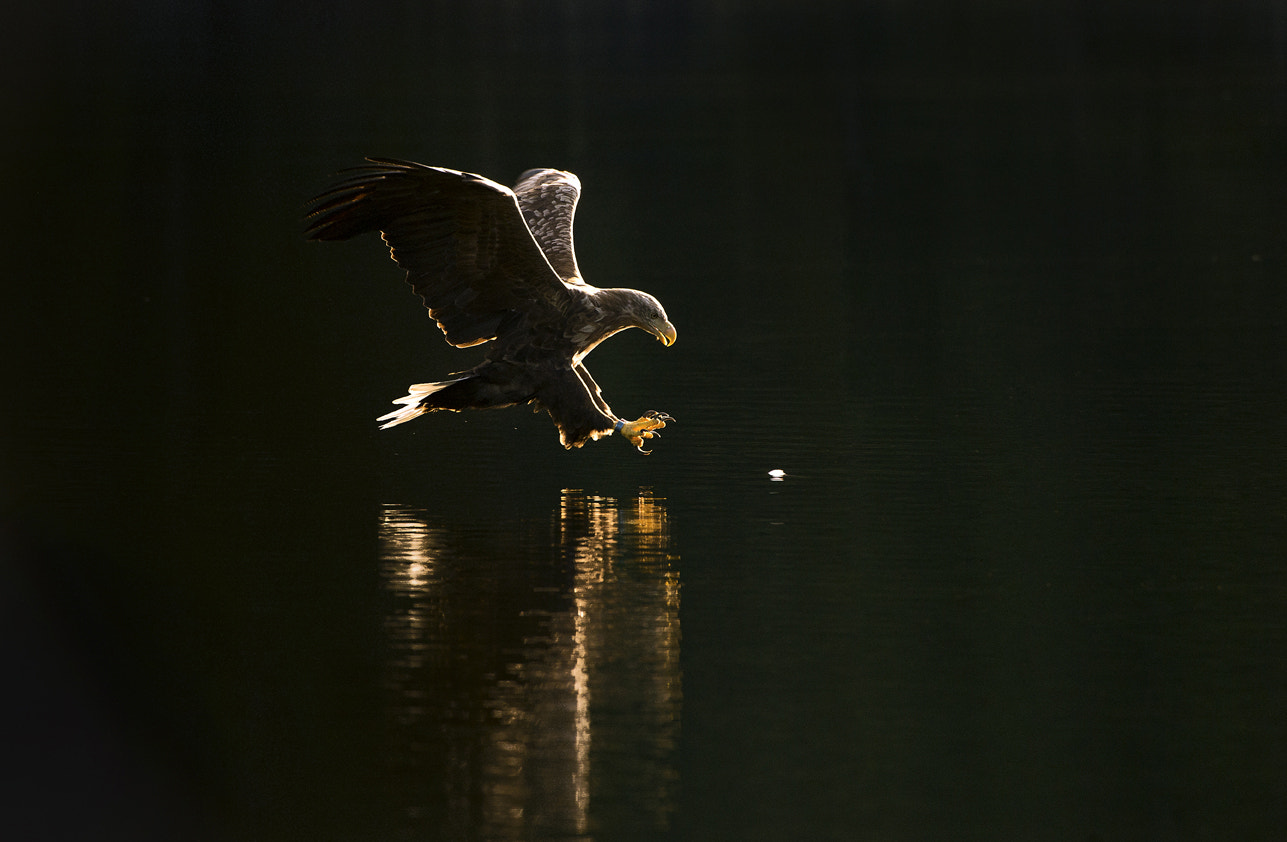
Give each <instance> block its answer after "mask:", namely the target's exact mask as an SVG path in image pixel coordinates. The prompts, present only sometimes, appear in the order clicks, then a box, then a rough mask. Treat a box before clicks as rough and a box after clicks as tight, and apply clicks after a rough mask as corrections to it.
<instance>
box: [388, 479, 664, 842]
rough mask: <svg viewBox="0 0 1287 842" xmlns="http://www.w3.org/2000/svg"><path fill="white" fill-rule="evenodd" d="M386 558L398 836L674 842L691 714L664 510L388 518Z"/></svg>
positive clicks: (610, 506)
mask: <svg viewBox="0 0 1287 842" xmlns="http://www.w3.org/2000/svg"><path fill="white" fill-rule="evenodd" d="M380 540H381V558H382V571H381V573H382V580H383V586H384V590H385V596H386V604H387V608H386V612H385V617H386V620H385V623H386V639H387V642H388V654H387V659H386V660H387V689H388V692H389V709H390V717H389V723H388V724H389V729H390V733H389V747H390V750H389V755H390V772H391V775H390V779H389V782H388V787H387V789H388V792H389V796H390V797H391V798H393V799H395V803H396V808H397V810H398V811H400V815H397V816H393V817H391V818H392V820H393V823H394V824H395V825H397V826H398V828H399V830H400V831H401V833H400V834H399V835H403V836H406V837H408V838H415V837H417V836H420V835H435V836H436V835H439V834H442V835H446V836H450V837H452V838H455V837H457V836H458V837H460V838H476V837H481V838H518V837H521V838H533V837H537V838H569V837H570V838H580V839H588V838H590V837H591V835H592V834H593V833H594V832H595V831H596V830H606V829H608V828H612V827H619V828H629V829H631V830H633V831H639V830H643V829H649V828H651V829H656V830H661V829H664V828H665V827H666V826H667V825H668V823H669V818H670V814H671V812H672V811H673V808H674V800H675V785H676V772H675V769H674V766H675V762H674V761H675V751H676V741H677V738H678V732H679V719H680V704H681V693H680V667H679V643H680V635H679V572H678V567H677V562H678V556H677V555H676V554H675V553H674V551H673V548H672V547H671V540H670V532H669V527H668V524H667V517H666V506H665V500H664V499H663V498H661V497H658V496H656V495H654V494H652V493H651V492H648V491H641V492H640V493H639V494H638V495H637V496H636V497H635V498H634V499H631V500H620V501H618V500H616V499H613V498H609V497H597V496H593V495H587V494H584V493H582V492H581V491H576V490H565V491H563V493H562V495H561V498H560V500H559V503H558V506H557V508H556V509H555V511H554V512H553V514H552V515H551V516H550V517H549V518H548V519H543V518H542V519H536V520H516V521H514V522H511V523H506V524H495V523H490V524H479V525H476V526H469V525H461V524H459V523H450V524H449V523H439V522H435V521H434V520H433V519H432V518H431V517H430V516H429V515H427V514H426V513H425V512H423V511H421V510H418V509H413V508H408V507H404V506H398V505H388V506H385V507H384V509H383V511H382V513H381V520H380ZM419 831H424V833H421V832H419Z"/></svg>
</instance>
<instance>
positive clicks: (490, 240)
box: [305, 158, 570, 348]
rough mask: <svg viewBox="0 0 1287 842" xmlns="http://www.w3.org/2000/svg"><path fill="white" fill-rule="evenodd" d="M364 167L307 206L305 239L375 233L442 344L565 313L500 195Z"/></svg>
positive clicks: (451, 173) (443, 179) (422, 170)
mask: <svg viewBox="0 0 1287 842" xmlns="http://www.w3.org/2000/svg"><path fill="white" fill-rule="evenodd" d="M367 160H368V161H370V165H369V166H364V167H358V168H355V169H353V170H350V171H348V177H347V178H346V179H345V180H344V181H341V182H340V183H339V184H337V185H335V186H334V187H332V188H331V189H330V190H328V191H326V192H325V193H323V194H322V195H320V196H318V197H317V198H316V199H314V200H313V207H312V209H311V210H310V212H309V214H308V219H309V227H308V230H307V231H306V232H305V234H306V236H307V237H308V238H309V239H314V240H346V239H348V238H349V237H353V236H355V235H357V234H361V233H364V232H367V231H379V232H380V233H381V236H383V237H384V241H385V242H386V243H387V244H388V245H389V252H390V255H391V256H392V257H393V259H394V260H395V261H397V263H398V265H399V266H401V267H402V268H404V269H406V270H407V282H408V283H410V284H411V286H412V288H413V289H414V290H415V291H416V294H417V295H419V296H420V298H421V300H422V301H424V304H425V306H426V307H427V308H429V315H430V316H432V317H433V318H434V319H435V320H436V321H437V322H438V326H439V327H441V328H442V331H443V333H444V334H446V337H447V341H448V342H450V343H451V344H453V345H456V346H458V347H461V348H464V347H467V346H469V345H477V344H478V343H480V342H486V341H487V340H489V339H494V338H496V335H497V333H498V332H500V331H501V330H502V329H503V325H504V324H505V322H506V319H507V317H510V316H512V314H514V313H515V312H516V311H520V312H522V311H526V312H529V313H534V314H535V315H537V316H538V319H540V320H542V321H545V320H546V318H547V317H549V316H551V315H553V314H555V313H557V312H559V311H561V310H562V309H563V307H564V306H565V305H566V303H567V301H568V298H569V294H570V290H569V288H568V286H567V285H566V284H564V283H563V281H562V280H561V279H560V278H559V275H558V274H557V273H556V272H555V270H554V268H553V267H551V265H550V262H549V261H548V260H547V259H546V257H545V255H544V254H543V253H542V251H541V248H540V246H538V245H537V243H536V241H535V240H534V239H533V238H532V233H531V232H530V231H529V230H528V228H527V225H526V224H525V223H524V221H523V214H522V212H521V211H520V209H519V205H518V199H517V197H516V196H515V195H514V193H513V192H512V191H511V190H510V189H509V188H507V187H505V186H503V185H500V184H497V183H496V182H494V181H491V180H490V179H486V178H483V177H482V176H479V175H472V174H470V173H463V172H457V171H456V170H449V169H442V168H439V167H427V166H424V165H423V164H415V163H411V162H408V161H397V160H392V159H384V158H368V159H367Z"/></svg>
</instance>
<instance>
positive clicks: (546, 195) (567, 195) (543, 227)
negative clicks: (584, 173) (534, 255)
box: [514, 170, 585, 284]
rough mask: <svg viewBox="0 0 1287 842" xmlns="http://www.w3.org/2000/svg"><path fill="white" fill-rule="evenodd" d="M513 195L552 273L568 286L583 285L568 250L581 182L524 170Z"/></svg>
mask: <svg viewBox="0 0 1287 842" xmlns="http://www.w3.org/2000/svg"><path fill="white" fill-rule="evenodd" d="M514 195H515V196H516V197H517V198H518V207H519V209H520V210H521V211H522V212H523V219H524V220H525V221H526V222H527V227H528V229H529V230H530V231H531V232H532V236H533V237H535V238H536V242H537V243H538V244H539V245H540V247H541V251H543V252H545V257H546V259H547V260H549V261H550V265H551V266H553V267H554V271H555V272H558V273H559V277H560V278H562V279H563V280H564V281H566V282H568V283H569V284H580V283H585V282H584V281H583V280H582V279H581V271H580V270H579V269H578V268H577V265H576V253H575V252H574V251H573V249H572V217H573V215H574V214H575V213H576V203H577V200H578V199H580V198H581V180H580V179H578V178H577V177H576V176H575V175H573V174H572V173H570V172H562V171H560V170H528V171H527V172H525V173H523V174H522V175H521V176H519V178H518V184H515V185H514Z"/></svg>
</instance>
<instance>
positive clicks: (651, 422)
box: [617, 409, 675, 453]
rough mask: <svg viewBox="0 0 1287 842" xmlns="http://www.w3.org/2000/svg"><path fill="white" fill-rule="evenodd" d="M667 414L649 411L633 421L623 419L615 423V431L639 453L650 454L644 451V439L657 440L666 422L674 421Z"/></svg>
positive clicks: (653, 410) (648, 451)
mask: <svg viewBox="0 0 1287 842" xmlns="http://www.w3.org/2000/svg"><path fill="white" fill-rule="evenodd" d="M674 420H675V419H674V418H671V417H670V416H669V415H668V414H666V413H664V412H658V411H657V410H655V409H650V410H648V411H647V412H645V413H644V414H643V415H642V416H640V417H639V418H638V419H637V420H635V421H626V420H624V419H622V420H619V421H617V431H618V432H620V433H621V435H623V436H625V437H626V439H627V440H628V441H629V442H630V443H631V444H633V445H634V446H635V449H636V450H638V451H639V452H640V453H651V452H652V451H651V450H644V449H643V443H644V439H653V438H659V437H660V436H661V433H660V432H659V431H660V430H661V428H662V427H665V426H666V422H667V421H674Z"/></svg>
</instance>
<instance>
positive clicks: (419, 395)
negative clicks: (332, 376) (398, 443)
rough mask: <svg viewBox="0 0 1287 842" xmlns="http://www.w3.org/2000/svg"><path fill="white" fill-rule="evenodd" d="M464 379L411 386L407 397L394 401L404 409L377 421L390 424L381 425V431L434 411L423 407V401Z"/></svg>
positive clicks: (396, 410) (383, 416)
mask: <svg viewBox="0 0 1287 842" xmlns="http://www.w3.org/2000/svg"><path fill="white" fill-rule="evenodd" d="M464 379H465V378H464V377H461V378H458V379H456V380H444V381H442V382H441V383H417V384H416V385H414V386H409V387H407V395H406V396H405V397H401V398H398V399H397V400H395V401H394V403H398V404H402V409H395V410H393V412H390V413H389V414H388V415H381V416H380V417H379V418H377V419H375V420H377V421H386V422H388V423H385V424H381V425H380V429H381V430H387V429H388V428H390V427H396V426H397V425H399V424H402V423H404V422H407V421H410V420H411V419H413V418H419V417H420V416H421V415H424V414H425V413H426V412H429V411H430V409H432V407H425V406H421V405H420V403H421V401H423V400H424V399H425V398H427V397H429V396H430V395H432V394H433V393H434V392H440V391H442V390H443V389H445V388H447V387H448V386H450V385H451V384H452V383H459V382H460V381H461V380H464Z"/></svg>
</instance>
